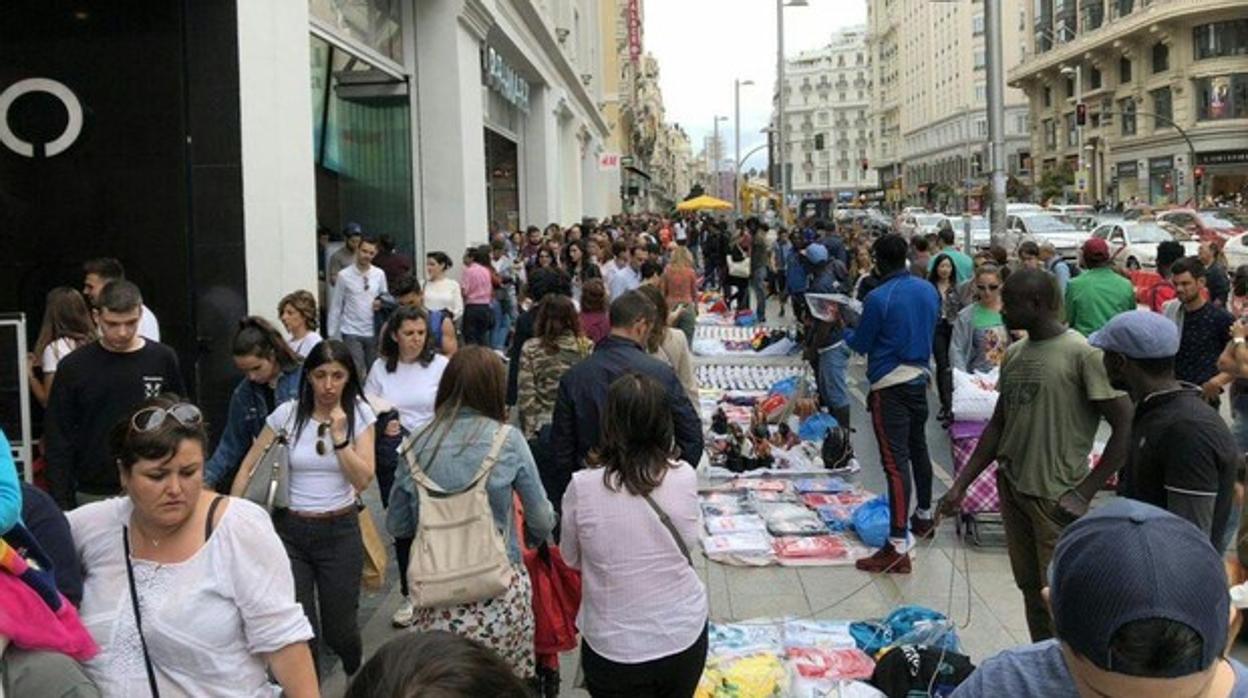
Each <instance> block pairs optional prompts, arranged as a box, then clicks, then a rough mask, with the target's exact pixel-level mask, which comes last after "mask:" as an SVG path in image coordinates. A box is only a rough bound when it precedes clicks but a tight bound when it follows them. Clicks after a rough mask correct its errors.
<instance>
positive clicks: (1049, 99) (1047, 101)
mask: <svg viewBox="0 0 1248 698" xmlns="http://www.w3.org/2000/svg"><path fill="white" fill-rule="evenodd" d="M1042 94H1043V97H1044V106H1046V107H1051V106H1053V88H1052V87H1049V86H1048V85H1045V86H1044V90H1042Z"/></svg>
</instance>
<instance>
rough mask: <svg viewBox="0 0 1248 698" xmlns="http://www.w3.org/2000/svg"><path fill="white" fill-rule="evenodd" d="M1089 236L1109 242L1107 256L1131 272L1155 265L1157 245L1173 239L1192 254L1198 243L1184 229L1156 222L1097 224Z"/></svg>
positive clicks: (1194, 252)
mask: <svg viewBox="0 0 1248 698" xmlns="http://www.w3.org/2000/svg"><path fill="white" fill-rule="evenodd" d="M1092 237H1094V238H1100V239H1102V240H1104V241H1106V242H1107V243H1109V252H1110V255H1111V257H1112V259H1113V261H1114V263H1116V264H1121V265H1123V266H1124V267H1126V268H1127V269H1130V270H1131V271H1136V270H1139V269H1143V268H1146V267H1147V268H1150V269H1151V268H1153V267H1155V266H1157V245H1159V244H1160V243H1162V242H1165V241H1167V240H1174V241H1176V242H1179V243H1180V244H1182V245H1183V251H1184V253H1185V254H1188V255H1194V254H1196V252H1197V251H1198V248H1199V247H1200V243H1199V242H1196V241H1194V240H1192V239H1191V238H1190V237H1189V236H1188V235H1187V233H1186V232H1184V231H1183V230H1182V229H1180V228H1175V227H1174V226H1172V225H1168V224H1166V223H1158V222H1156V221H1118V222H1116V223H1105V224H1103V225H1099V226H1097V227H1096V229H1095V230H1093V231H1092Z"/></svg>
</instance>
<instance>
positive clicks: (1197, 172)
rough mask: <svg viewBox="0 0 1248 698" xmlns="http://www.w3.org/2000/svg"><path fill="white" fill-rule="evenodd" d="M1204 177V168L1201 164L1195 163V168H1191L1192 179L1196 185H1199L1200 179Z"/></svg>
mask: <svg viewBox="0 0 1248 698" xmlns="http://www.w3.org/2000/svg"><path fill="white" fill-rule="evenodd" d="M1204 178H1205V168H1204V167H1203V166H1200V165H1197V166H1196V169H1194V170H1192V180H1193V181H1194V182H1196V186H1198V187H1199V186H1200V181H1201V180H1202V179H1204Z"/></svg>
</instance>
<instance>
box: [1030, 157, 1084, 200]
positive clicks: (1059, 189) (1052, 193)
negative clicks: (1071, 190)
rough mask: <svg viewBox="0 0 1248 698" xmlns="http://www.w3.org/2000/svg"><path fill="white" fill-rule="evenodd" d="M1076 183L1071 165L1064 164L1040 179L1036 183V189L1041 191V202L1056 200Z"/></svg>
mask: <svg viewBox="0 0 1248 698" xmlns="http://www.w3.org/2000/svg"><path fill="white" fill-rule="evenodd" d="M1074 183H1075V171H1074V169H1073V168H1071V166H1070V163H1067V162H1062V163H1061V164H1060V165H1058V166H1057V169H1053V170H1049V171H1048V172H1045V173H1044V174H1043V175H1041V177H1040V181H1039V182H1037V183H1036V188H1037V189H1038V190H1039V191H1040V200H1041V201H1048V200H1049V199H1056V198H1058V197H1060V196H1061V195H1062V193H1063V192H1064V191H1066V187H1069V186H1071V185H1073V184H1074Z"/></svg>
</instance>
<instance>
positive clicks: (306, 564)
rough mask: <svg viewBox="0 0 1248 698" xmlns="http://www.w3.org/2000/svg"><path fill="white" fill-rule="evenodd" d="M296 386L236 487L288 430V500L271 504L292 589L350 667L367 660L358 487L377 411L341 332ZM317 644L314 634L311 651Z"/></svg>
mask: <svg viewBox="0 0 1248 698" xmlns="http://www.w3.org/2000/svg"><path fill="white" fill-rule="evenodd" d="M299 385H300V388H299V397H298V399H296V400H291V401H289V402H285V403H282V404H281V405H279V406H278V408H277V409H276V410H275V411H274V412H273V414H271V415H269V418H268V420H267V423H266V426H265V428H264V430H263V431H261V432H260V436H259V437H257V439H256V442H255V443H254V444H253V445H252V447H251V451H250V452H249V453H248V454H247V457H246V458H245V459H244V460H243V465H242V467H240V468H239V469H238V476H237V477H235V478H234V488H233V490H232V493H233V494H234V495H235V496H240V495H242V494H243V492H244V490H246V489H247V483H248V479H249V475H250V473H251V472H252V470H253V468H254V467H255V465H256V464H257V463H258V462H259V461H260V458H261V456H262V455H264V452H265V449H267V448H268V447H269V445H270V444H272V443H273V441H274V440H275V439H276V438H277V434H279V433H282V434H284V435H286V439H287V442H288V444H289V483H290V485H289V488H290V492H289V508H286V509H280V510H277V511H275V512H274V513H273V524H274V526H275V528H276V529H277V534H278V536H279V537H280V538H281V540H282V543H283V544H284V545H285V547H286V553H287V555H288V556H289V557H290V567H291V571H292V573H293V575H294V578H295V596H296V598H297V599H298V600H299V603H300V604H301V605H302V606H303V610H304V613H305V614H306V615H307V618H308V622H310V623H311V624H312V628H313V630H314V631H315V632H316V637H318V638H323V639H324V640H325V642H326V643H327V644H328V645H329V646H330V648H331V649H333V650H334V653H335V654H337V655H338V656H339V657H340V658H341V659H342V668H343V671H344V672H345V673H346V674H347V675H351V674H354V673H355V671H356V670H357V669H359V668H360V662H361V661H362V659H363V657H362V655H363V644H362V642H361V639H360V628H359V624H358V622H357V615H358V612H359V606H360V573H361V571H362V570H363V567H364V544H363V540H362V539H361V533H360V520H359V512H358V509H357V508H356V495H357V493H359V492H362V491H364V489H366V488H367V487H368V485H369V483H371V482H372V481H373V473H374V460H373V423H374V422H375V421H376V417H375V416H374V414H373V410H372V408H371V407H369V406H368V403H367V402H365V400H364V395H363V392H362V391H361V389H360V380H359V378H358V377H357V376H356V373H355V363H354V361H353V360H352V359H351V352H350V351H348V349H347V345H346V344H343V343H342V342H340V341H338V340H334V339H329V340H325V341H323V342H321V343H320V344H318V345H316V346H315V347H313V348H312V351H311V352H310V353H309V354H308V357H307V359H305V360H304V363H303V375H302V378H301V380H300V382H299ZM318 609H319V611H320V613H319V614H318V613H317V610H318ZM315 648H316V645H315V641H314V642H313V656H315V654H316V651H315Z"/></svg>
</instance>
